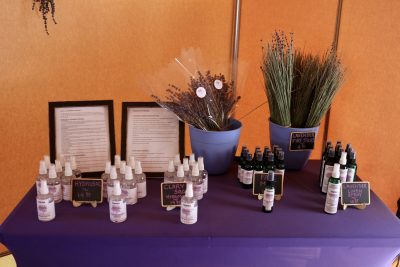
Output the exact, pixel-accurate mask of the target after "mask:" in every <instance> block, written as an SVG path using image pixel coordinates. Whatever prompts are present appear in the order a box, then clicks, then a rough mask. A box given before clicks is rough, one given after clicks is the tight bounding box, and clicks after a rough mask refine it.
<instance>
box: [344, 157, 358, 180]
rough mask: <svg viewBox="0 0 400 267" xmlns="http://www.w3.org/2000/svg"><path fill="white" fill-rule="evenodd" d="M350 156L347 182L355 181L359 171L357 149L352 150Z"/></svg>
mask: <svg viewBox="0 0 400 267" xmlns="http://www.w3.org/2000/svg"><path fill="white" fill-rule="evenodd" d="M348 156H349V160H348V161H347V178H346V182H353V181H354V178H355V176H356V172H357V161H356V151H354V150H351V151H350V152H349V155H348Z"/></svg>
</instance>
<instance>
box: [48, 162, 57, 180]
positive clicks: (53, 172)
mask: <svg viewBox="0 0 400 267" xmlns="http://www.w3.org/2000/svg"><path fill="white" fill-rule="evenodd" d="M49 178H50V179H52V178H57V173H56V166H55V165H54V164H50V169H49Z"/></svg>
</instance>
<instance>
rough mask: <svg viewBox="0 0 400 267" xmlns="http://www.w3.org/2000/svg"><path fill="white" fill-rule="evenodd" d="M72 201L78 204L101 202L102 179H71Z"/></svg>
mask: <svg viewBox="0 0 400 267" xmlns="http://www.w3.org/2000/svg"><path fill="white" fill-rule="evenodd" d="M72 201H75V202H79V203H86V202H98V203H101V202H102V201H103V180H102V179H93V178H92V179H90V178H87V179H73V180H72Z"/></svg>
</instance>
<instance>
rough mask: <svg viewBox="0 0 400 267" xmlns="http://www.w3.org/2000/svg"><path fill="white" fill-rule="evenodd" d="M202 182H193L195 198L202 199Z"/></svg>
mask: <svg viewBox="0 0 400 267" xmlns="http://www.w3.org/2000/svg"><path fill="white" fill-rule="evenodd" d="M203 183H204V182H203ZM203 183H201V184H193V196H194V197H195V198H196V199H202V198H203Z"/></svg>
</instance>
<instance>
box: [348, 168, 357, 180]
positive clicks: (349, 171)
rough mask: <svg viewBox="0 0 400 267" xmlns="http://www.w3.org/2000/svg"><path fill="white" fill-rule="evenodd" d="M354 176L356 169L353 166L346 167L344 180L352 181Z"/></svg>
mask: <svg viewBox="0 0 400 267" xmlns="http://www.w3.org/2000/svg"><path fill="white" fill-rule="evenodd" d="M355 176H356V169H355V168H348V169H347V178H346V181H347V182H353V181H354V177H355Z"/></svg>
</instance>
